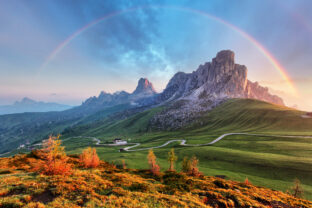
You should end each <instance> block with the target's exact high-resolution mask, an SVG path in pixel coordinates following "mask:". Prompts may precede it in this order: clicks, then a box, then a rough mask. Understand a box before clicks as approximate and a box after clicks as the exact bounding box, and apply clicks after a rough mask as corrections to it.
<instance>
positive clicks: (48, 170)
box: [40, 135, 71, 175]
mask: <svg viewBox="0 0 312 208" xmlns="http://www.w3.org/2000/svg"><path fill="white" fill-rule="evenodd" d="M59 138H60V135H58V136H57V137H55V136H50V137H49V139H48V140H46V141H44V142H43V149H42V150H43V152H44V159H45V161H44V162H43V164H42V166H41V167H40V171H41V173H43V174H46V175H68V174H70V173H71V166H70V164H68V163H67V160H68V157H67V156H66V153H65V151H64V147H63V146H61V140H60V139H59Z"/></svg>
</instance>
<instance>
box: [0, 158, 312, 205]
mask: <svg viewBox="0 0 312 208" xmlns="http://www.w3.org/2000/svg"><path fill="white" fill-rule="evenodd" d="M40 155H41V154H38V153H34V154H31V155H18V156H16V157H13V158H2V159H0V169H1V171H0V179H1V180H0V207H28V208H30V207H41V208H44V207H47V208H48V207H75V208H79V207H142V208H143V207H159V208H161V207H194V208H195V207H196V208H197V207H203V208H204V207H206V208H209V207H210V208H212V207H224V208H230V207H232V208H234V207H237V208H247V207H255V208H266V207H267V208H296V207H302V208H308V207H311V206H312V202H310V201H306V200H303V199H300V198H295V197H293V196H290V195H288V194H285V193H282V192H279V191H274V190H270V189H267V188H262V187H257V186H254V185H252V184H250V183H247V182H246V183H240V182H235V181H229V180H224V179H220V178H215V177H207V176H203V175H200V176H197V177H193V176H189V175H187V174H185V173H178V172H161V173H160V174H159V175H157V176H154V175H152V174H151V172H150V171H149V170H137V169H127V168H126V169H123V168H122V169H118V168H116V167H115V166H114V165H112V164H108V163H106V162H101V164H100V166H99V167H97V168H95V169H86V168H83V167H82V165H81V163H80V161H79V160H78V159H77V157H74V156H73V157H70V158H69V159H68V162H67V163H68V164H70V165H71V167H72V170H71V172H70V174H69V175H50V176H47V175H43V174H38V173H37V171H36V169H37V167H38V166H40V164H42V163H43V160H42V158H41V156H40ZM43 158H44V157H43ZM144 162H145V163H147V161H146V159H145V160H144Z"/></svg>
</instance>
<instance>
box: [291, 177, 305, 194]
mask: <svg viewBox="0 0 312 208" xmlns="http://www.w3.org/2000/svg"><path fill="white" fill-rule="evenodd" d="M291 191H292V195H293V196H294V197H296V198H302V197H303V192H304V191H303V188H302V187H301V183H300V181H299V179H298V178H296V179H295V181H294V186H293V187H292V188H291Z"/></svg>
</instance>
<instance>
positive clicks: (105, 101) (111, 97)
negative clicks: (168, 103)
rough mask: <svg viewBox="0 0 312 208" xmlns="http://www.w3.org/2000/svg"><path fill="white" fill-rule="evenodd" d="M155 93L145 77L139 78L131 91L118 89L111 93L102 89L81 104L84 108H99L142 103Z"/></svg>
mask: <svg viewBox="0 0 312 208" xmlns="http://www.w3.org/2000/svg"><path fill="white" fill-rule="evenodd" d="M154 95H156V91H155V89H154V87H153V84H152V83H151V82H150V81H148V79H146V78H141V79H140V80H139V81H138V85H137V87H136V89H135V90H134V92H133V93H131V94H130V93H128V92H126V91H118V92H115V93H113V94H111V93H107V92H105V91H102V92H101V93H100V94H99V96H98V97H95V96H93V97H90V98H89V99H87V100H86V101H85V102H84V103H83V104H82V106H83V107H86V108H94V109H101V108H103V107H110V106H114V105H120V104H125V103H136V104H144V103H146V102H147V101H148V100H149V98H150V97H153V96H154Z"/></svg>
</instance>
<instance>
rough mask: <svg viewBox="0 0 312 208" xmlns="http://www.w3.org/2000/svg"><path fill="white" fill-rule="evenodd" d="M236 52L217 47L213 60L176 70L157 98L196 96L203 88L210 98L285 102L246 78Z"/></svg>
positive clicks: (243, 67)
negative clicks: (184, 71)
mask: <svg viewBox="0 0 312 208" xmlns="http://www.w3.org/2000/svg"><path fill="white" fill-rule="evenodd" d="M234 57H235V54H234V52H232V51H230V50H224V51H220V52H219V53H218V54H217V56H216V57H215V58H213V59H212V62H211V63H210V62H207V63H205V64H204V65H200V66H199V67H198V69H197V70H196V71H194V72H192V73H189V74H187V73H183V72H178V73H176V74H175V75H174V76H173V77H172V79H171V80H170V81H169V83H168V85H167V87H166V89H165V90H164V91H163V93H161V94H160V95H159V98H158V101H159V102H164V101H168V100H169V101H172V100H175V99H198V96H199V95H203V94H202V92H205V94H206V95H207V96H208V97H210V98H215V99H220V98H254V99H258V100H263V101H266V102H271V103H275V104H279V105H284V103H283V100H282V99H281V98H279V97H277V96H275V95H271V94H270V93H269V91H268V89H267V88H264V87H261V86H259V84H258V83H252V82H251V81H249V80H248V79H247V72H248V70H247V68H246V66H244V65H239V64H235V62H234Z"/></svg>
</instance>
